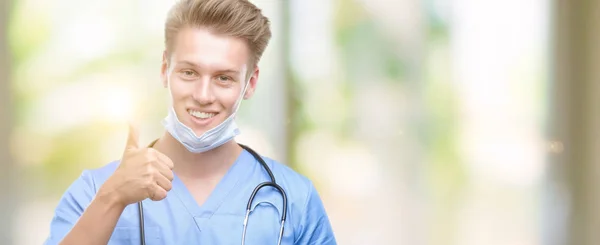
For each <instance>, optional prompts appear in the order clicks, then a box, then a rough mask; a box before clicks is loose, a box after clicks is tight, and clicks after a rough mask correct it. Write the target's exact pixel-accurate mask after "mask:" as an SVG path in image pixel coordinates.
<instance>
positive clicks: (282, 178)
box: [263, 157, 336, 245]
mask: <svg viewBox="0 0 600 245" xmlns="http://www.w3.org/2000/svg"><path fill="white" fill-rule="evenodd" d="M263 159H264V160H265V162H266V163H267V165H268V166H269V167H270V168H271V169H272V171H273V175H274V176H275V179H276V181H277V183H278V184H279V185H281V187H282V188H283V189H284V190H285V191H286V194H287V196H288V202H289V203H288V207H289V208H290V215H291V217H293V220H290V221H292V222H293V225H294V230H296V231H297V232H296V237H295V241H296V242H297V243H300V244H328V245H334V244H336V240H335V237H334V235H333V230H332V228H331V224H330V222H329V217H328V215H327V212H326V210H325V207H324V205H323V202H322V200H321V197H320V195H319V193H318V191H317V188H316V187H315V186H314V184H313V182H312V181H311V180H310V179H309V178H308V177H306V176H304V175H302V174H300V173H298V172H296V171H295V170H294V169H292V168H290V167H289V166H287V165H285V164H282V163H280V162H278V161H275V160H273V159H270V158H268V157H263ZM290 202H291V204H290Z"/></svg>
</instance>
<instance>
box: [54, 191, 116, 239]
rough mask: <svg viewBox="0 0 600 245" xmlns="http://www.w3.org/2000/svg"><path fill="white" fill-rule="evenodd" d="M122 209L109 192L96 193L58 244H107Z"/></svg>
mask: <svg viewBox="0 0 600 245" xmlns="http://www.w3.org/2000/svg"><path fill="white" fill-rule="evenodd" d="M124 209H125V206H124V205H122V204H120V203H119V202H118V201H117V199H116V198H115V197H113V196H111V195H110V194H99V195H97V196H96V197H95V198H94V200H92V202H91V203H90V205H89V206H88V207H87V208H86V210H85V211H84V212H83V214H82V215H81V217H80V218H79V220H78V221H77V223H76V224H75V226H73V229H71V231H70V232H69V233H68V234H67V235H66V236H65V238H64V239H63V240H62V241H61V243H60V244H61V245H75V244H77V245H80V244H81V245H95V244H103V245H104V244H107V243H108V240H109V239H110V236H111V235H112V233H113V230H114V229H115V226H116V224H117V221H118V220H119V217H120V216H121V213H123V210H124Z"/></svg>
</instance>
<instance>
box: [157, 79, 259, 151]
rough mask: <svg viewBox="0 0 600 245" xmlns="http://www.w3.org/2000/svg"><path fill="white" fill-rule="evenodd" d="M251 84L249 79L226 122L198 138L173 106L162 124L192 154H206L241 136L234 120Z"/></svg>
mask: <svg viewBox="0 0 600 245" xmlns="http://www.w3.org/2000/svg"><path fill="white" fill-rule="evenodd" d="M249 83H250V80H249V79H248V81H247V82H246V84H245V85H244V88H243V89H242V93H241V94H240V96H239V97H238V99H237V101H236V102H235V109H234V111H233V113H232V114H231V115H229V117H228V118H227V119H225V121H223V122H222V123H220V124H219V125H217V126H216V127H214V128H212V129H210V130H208V131H206V132H205V133H204V134H202V135H200V136H197V135H196V134H195V133H194V131H193V130H192V129H191V128H189V127H188V126H186V125H185V124H183V123H181V122H180V121H179V119H178V118H177V114H176V113H175V109H174V108H173V106H171V107H170V108H169V113H168V115H167V117H166V118H165V119H163V121H162V124H163V126H164V127H165V129H166V130H167V132H169V133H170V134H171V135H172V136H173V138H175V139H177V141H179V142H180V143H181V144H182V145H183V146H185V148H187V149H188V151H190V152H192V153H200V152H206V151H209V150H212V149H214V148H217V147H219V146H221V145H223V144H225V143H227V142H228V141H230V140H232V139H233V138H234V137H235V136H237V135H239V134H240V130H239V129H238V127H237V124H236V123H235V121H234V119H235V115H236V113H237V110H238V108H239V105H240V103H241V101H242V98H243V96H244V94H245V93H246V88H248V85H249ZM169 87H170V86H169ZM169 91H170V88H169Z"/></svg>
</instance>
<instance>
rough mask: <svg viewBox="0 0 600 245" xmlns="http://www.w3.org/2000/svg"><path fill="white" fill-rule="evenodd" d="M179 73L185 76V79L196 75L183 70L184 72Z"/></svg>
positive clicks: (190, 71)
mask: <svg viewBox="0 0 600 245" xmlns="http://www.w3.org/2000/svg"><path fill="white" fill-rule="evenodd" d="M181 73H182V74H183V75H184V76H186V77H191V76H194V75H195V74H196V73H195V72H194V71H192V70H184V71H182V72H181Z"/></svg>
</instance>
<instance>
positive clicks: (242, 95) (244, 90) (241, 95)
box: [231, 77, 252, 115]
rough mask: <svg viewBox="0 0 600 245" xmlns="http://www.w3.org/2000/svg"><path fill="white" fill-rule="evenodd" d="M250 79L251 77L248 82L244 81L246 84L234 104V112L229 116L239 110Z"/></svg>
mask: <svg viewBox="0 0 600 245" xmlns="http://www.w3.org/2000/svg"><path fill="white" fill-rule="evenodd" d="M250 79H252V77H250V78H248V80H246V83H245V85H244V88H243V89H242V93H241V94H240V97H238V99H237V101H236V102H235V110H233V113H232V114H231V115H236V114H237V112H238V110H239V109H240V105H241V104H242V100H244V95H246V91H247V89H248V86H250Z"/></svg>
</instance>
